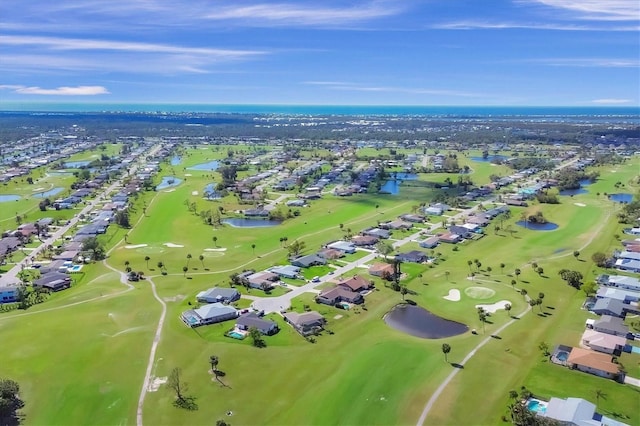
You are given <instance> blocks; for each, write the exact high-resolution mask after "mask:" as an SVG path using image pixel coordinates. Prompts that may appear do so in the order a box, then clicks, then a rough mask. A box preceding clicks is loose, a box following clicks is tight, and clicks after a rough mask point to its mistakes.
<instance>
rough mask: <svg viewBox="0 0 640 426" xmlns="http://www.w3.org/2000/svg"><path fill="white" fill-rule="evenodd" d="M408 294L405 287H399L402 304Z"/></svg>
mask: <svg viewBox="0 0 640 426" xmlns="http://www.w3.org/2000/svg"><path fill="white" fill-rule="evenodd" d="M408 292H409V290H408V289H407V286H404V285H403V286H401V287H400V294H401V295H402V301H403V302H404V296H405V295H406V294H407V293H408Z"/></svg>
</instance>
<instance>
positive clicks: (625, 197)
mask: <svg viewBox="0 0 640 426" xmlns="http://www.w3.org/2000/svg"><path fill="white" fill-rule="evenodd" d="M609 199H610V200H611V201H615V202H616V203H625V204H626V203H630V202H631V201H633V194H628V193H625V192H621V193H618V194H609Z"/></svg>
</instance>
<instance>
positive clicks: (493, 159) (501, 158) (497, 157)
mask: <svg viewBox="0 0 640 426" xmlns="http://www.w3.org/2000/svg"><path fill="white" fill-rule="evenodd" d="M507 158H508V157H506V156H504V155H489V156H488V157H487V158H484V157H471V161H475V162H477V163H492V162H497V161H504V160H506V159H507Z"/></svg>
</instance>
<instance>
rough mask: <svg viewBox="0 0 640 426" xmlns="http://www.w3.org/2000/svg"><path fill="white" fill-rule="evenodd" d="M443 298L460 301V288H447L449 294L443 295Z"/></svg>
mask: <svg viewBox="0 0 640 426" xmlns="http://www.w3.org/2000/svg"><path fill="white" fill-rule="evenodd" d="M443 299H446V300H450V301H452V302H458V301H460V290H458V289H456V288H452V289H451V290H449V294H447V295H446V296H444V297H443Z"/></svg>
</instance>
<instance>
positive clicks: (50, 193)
mask: <svg viewBox="0 0 640 426" xmlns="http://www.w3.org/2000/svg"><path fill="white" fill-rule="evenodd" d="M62 191H64V188H62V187H57V188H52V189H50V190H48V191H45V192H36V193H35V194H33V196H34V197H36V198H49V197H53V196H54V195H58V194H59V193H61V192H62Z"/></svg>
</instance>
